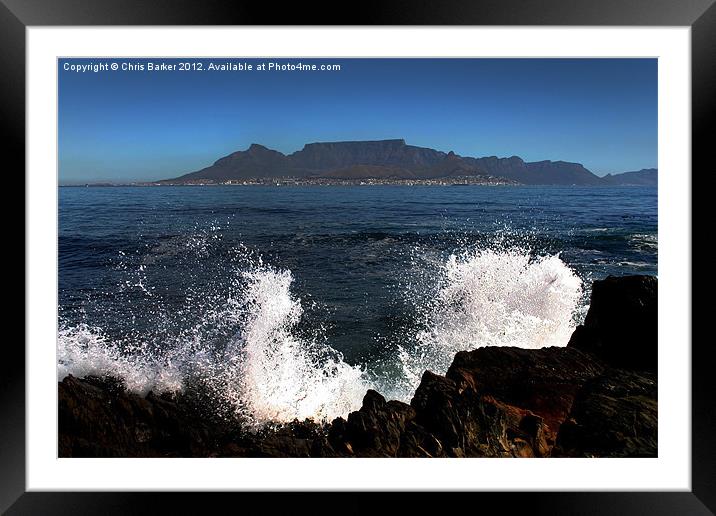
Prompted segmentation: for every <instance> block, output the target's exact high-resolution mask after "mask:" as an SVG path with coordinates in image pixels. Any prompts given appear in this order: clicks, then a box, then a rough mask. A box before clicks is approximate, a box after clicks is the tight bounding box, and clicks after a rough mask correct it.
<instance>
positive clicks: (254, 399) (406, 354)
mask: <svg viewBox="0 0 716 516" xmlns="http://www.w3.org/2000/svg"><path fill="white" fill-rule="evenodd" d="M142 271H144V269H142ZM430 277H431V281H433V282H434V285H433V289H432V291H431V292H432V293H431V295H429V296H427V297H424V298H422V299H420V300H417V302H416V305H415V306H414V310H415V313H416V319H417V321H416V324H415V325H414V326H413V327H412V329H411V330H410V332H409V334H408V335H407V339H403V340H402V341H401V343H400V344H398V345H397V346H396V349H397V350H398V352H397V354H395V353H394V355H396V356H393V357H392V358H390V360H392V361H393V363H394V364H395V367H393V368H392V370H393V371H394V372H395V374H393V375H391V376H390V377H386V376H385V375H383V376H381V374H379V373H377V372H376V371H377V369H376V370H371V368H370V364H364V365H363V366H357V365H351V364H349V363H347V362H346V361H345V360H344V359H343V356H342V355H341V353H339V352H338V351H336V350H335V349H333V348H332V347H331V346H330V345H329V344H328V342H327V338H326V335H325V334H326V332H325V331H323V330H322V328H320V327H319V328H314V329H312V330H306V329H305V325H302V324H301V322H302V318H303V317H304V304H303V303H302V300H301V298H299V297H297V296H296V295H295V294H294V293H293V292H292V286H293V283H294V278H293V275H292V273H291V271H289V270H281V269H277V268H273V267H271V266H268V265H265V264H264V263H263V261H262V260H260V259H258V260H254V261H253V262H252V264H251V266H249V267H246V268H245V269H244V270H242V271H237V272H236V273H235V274H234V275H233V281H234V283H235V285H234V287H232V288H230V289H229V294H227V295H226V296H225V297H223V298H221V299H220V301H219V302H218V304H217V301H216V296H215V297H214V298H212V301H211V303H213V304H212V305H211V306H209V304H208V303H209V301H204V303H205V305H206V306H202V301H201V296H198V295H196V294H195V293H194V294H193V295H192V297H191V298H192V300H193V301H192V302H193V303H194V304H193V305H192V306H191V311H193V312H194V313H195V312H196V311H199V312H200V315H201V317H200V322H199V323H197V324H196V326H195V327H193V328H191V329H190V330H188V331H181V332H178V333H177V335H174V337H173V339H169V340H170V341H171V342H168V341H167V339H166V335H164V336H162V337H161V339H160V338H158V337H156V336H155V337H149V336H144V337H142V336H139V337H138V336H137V335H127V336H125V337H116V336H115V337H114V338H111V337H109V336H108V335H107V334H106V332H105V331H103V329H101V328H96V327H92V326H89V325H87V324H84V323H82V324H77V325H70V324H68V323H67V322H66V321H61V322H60V328H59V334H58V337H59V338H58V376H59V378H60V379H62V378H64V377H65V376H67V375H68V374H72V375H75V376H78V377H82V376H88V375H96V376H115V377H119V378H121V379H122V380H123V381H124V382H125V384H126V386H127V388H129V389H130V390H132V391H135V392H138V393H141V394H146V393H147V392H148V391H150V390H151V391H155V392H174V391H181V390H185V389H186V388H187V387H188V386H199V387H200V388H201V389H203V390H204V391H208V393H209V395H210V397H211V399H212V400H213V401H214V402H215V403H216V404H218V406H219V407H221V409H222V410H224V411H226V412H227V413H229V414H233V415H236V416H239V417H240V418H241V419H242V420H244V421H246V422H248V423H249V426H253V427H259V426H261V425H264V424H266V423H272V422H279V423H280V422H289V421H292V420H294V419H299V420H303V419H306V418H310V419H314V420H317V421H327V420H331V419H332V418H334V417H337V416H346V415H347V414H348V413H349V412H350V411H352V410H356V409H358V408H359V407H360V405H361V401H362V398H363V396H364V395H365V392H366V390H367V389H368V388H376V389H378V390H380V391H381V392H383V393H384V394H387V395H388V396H389V397H392V398H396V399H401V400H402V401H410V398H411V397H412V394H413V392H414V390H415V388H416V387H417V385H418V383H419V381H420V377H421V375H422V373H423V371H425V370H426V369H428V370H431V371H434V372H437V373H445V371H446V370H447V368H448V367H449V365H450V363H451V362H452V359H453V357H454V354H455V353H456V352H457V351H460V350H469V349H474V348H477V347H481V346H507V345H510V346H520V347H525V348H539V347H544V346H564V345H566V344H567V342H568V340H569V337H570V335H571V333H572V331H573V329H574V314H575V312H576V311H577V310H578V308H579V305H580V301H581V299H582V294H583V292H582V282H581V280H580V279H579V277H578V276H577V275H576V274H575V273H574V272H573V271H572V270H571V269H570V268H569V267H568V266H567V265H566V264H565V263H564V262H563V261H562V260H561V259H560V258H559V256H541V257H540V256H537V257H535V256H532V255H531V254H530V253H529V252H527V251H525V250H522V249H511V250H499V251H495V250H490V249H485V250H472V251H465V252H463V253H458V254H453V255H451V256H449V257H448V258H447V259H446V260H444V261H443V262H441V263H440V264H439V266H438V271H437V273H436V274H431V275H430ZM145 287H146V285H145V284H144V283H142V288H145ZM202 310H203V311H204V312H203V315H202V314H201V312H202ZM209 319H210V321H209ZM217 321H219V322H220V324H221V326H222V328H224V329H225V328H228V329H229V331H228V332H224V333H221V332H219V333H221V335H225V337H222V338H219V339H217V338H216V331H215V328H216V325H217V324H219V322H217ZM168 326H171V325H168ZM211 328H213V330H212V329H211ZM222 331H223V330H222ZM403 337H404V336H403ZM158 340H161V342H157V341H158ZM406 341H407V343H406Z"/></svg>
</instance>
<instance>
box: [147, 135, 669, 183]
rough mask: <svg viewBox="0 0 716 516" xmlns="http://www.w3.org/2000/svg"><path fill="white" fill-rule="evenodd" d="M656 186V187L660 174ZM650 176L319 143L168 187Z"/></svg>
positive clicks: (252, 154) (225, 163)
mask: <svg viewBox="0 0 716 516" xmlns="http://www.w3.org/2000/svg"><path fill="white" fill-rule="evenodd" d="M649 170H651V171H653V184H656V170H655V169H649ZM645 172H648V171H647V170H642V171H639V172H628V173H625V174H617V175H609V176H607V178H608V179H606V180H605V179H602V178H600V177H598V176H596V175H594V174H593V173H592V172H590V171H589V170H587V169H586V168H584V167H583V166H582V165H581V164H579V163H569V162H566V161H537V162H532V163H528V162H525V161H524V160H522V158H519V157H517V156H512V157H510V158H497V157H494V156H492V157H483V158H473V157H468V156H459V155H457V154H455V153H453V152H449V153H445V152H442V151H437V150H435V149H430V148H426V147H416V146H414V145H407V144H406V143H405V140H379V141H354V142H319V143H309V144H306V145H305V146H304V147H303V149H301V150H300V151H297V152H294V153H292V154H289V155H286V154H283V153H281V152H278V151H275V150H271V149H269V148H267V147H264V146H263V145H259V144H252V145H251V146H250V147H249V148H248V149H247V150H244V151H237V152H234V153H232V154H229V155H228V156H224V157H223V158H220V159H218V160H217V161H216V162H215V163H214V164H213V165H211V166H209V167H206V168H204V169H201V170H198V171H196V172H192V173H189V174H185V175H183V176H181V177H177V178H174V179H167V180H164V181H160V182H161V183H165V184H167V183H168V184H184V183H201V182H217V183H218V182H225V181H229V180H241V179H256V178H271V177H295V178H311V177H315V178H335V179H368V178H378V179H415V180H420V179H436V178H449V177H451V176H452V177H458V176H459V177H464V176H493V177H498V178H505V179H509V180H512V181H516V182H518V183H523V184H529V185H602V184H614V185H618V184H652V183H651V182H649V181H650V179H649V177H651V176H650V175H649V174H645Z"/></svg>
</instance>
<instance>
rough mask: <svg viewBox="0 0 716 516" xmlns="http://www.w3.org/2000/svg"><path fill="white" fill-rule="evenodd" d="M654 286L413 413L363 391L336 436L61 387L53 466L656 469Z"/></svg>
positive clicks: (106, 387) (489, 361) (604, 292)
mask: <svg viewBox="0 0 716 516" xmlns="http://www.w3.org/2000/svg"><path fill="white" fill-rule="evenodd" d="M656 294H657V288H656V278H653V277H648V276H629V277H623V278H611V277H610V278H607V279H606V280H603V281H601V282H599V281H596V282H595V283H594V288H593V294H592V305H591V306H590V309H589V313H588V315H587V317H586V319H585V323H584V325H583V326H580V327H579V328H577V330H576V331H575V332H574V334H573V336H572V339H571V340H570V343H569V345H568V346H567V347H564V348H558V347H552V348H542V349H537V350H531V349H521V348H514V347H486V348H479V349H476V350H474V351H463V352H459V353H457V355H456V356H455V358H454V360H453V363H452V365H451V366H450V368H449V369H448V371H447V373H446V374H445V375H444V376H442V375H438V374H435V373H433V372H430V371H426V372H425V373H424V374H423V377H422V379H421V382H420V385H419V387H418V388H417V390H416V392H415V394H414V396H413V399H412V400H411V402H410V404H406V403H402V402H399V401H394V400H391V401H388V400H386V399H385V398H384V397H383V396H382V395H381V394H380V393H378V392H376V391H373V390H369V391H368V392H367V393H366V395H365V397H364V399H363V404H362V407H361V408H360V409H359V410H357V411H355V412H352V413H350V414H348V415H347V417H346V418H342V417H339V418H336V419H335V420H333V421H332V422H331V423H330V424H325V425H321V424H316V423H314V422H311V421H303V422H299V421H294V422H293V423H290V424H287V425H282V426H280V427H275V428H265V429H263V430H261V431H259V432H250V431H248V430H246V429H244V428H242V426H241V424H240V423H239V422H235V421H227V420H221V419H217V418H215V417H212V414H211V412H210V411H207V410H206V409H205V408H204V409H202V408H200V407H201V404H199V403H197V401H196V398H194V397H193V396H192V395H190V394H175V395H162V396H157V395H155V394H154V393H149V394H148V395H146V396H140V395H138V394H134V393H130V392H127V391H126V390H125V389H124V388H123V386H122V385H121V384H120V383H119V382H117V381H115V380H112V379H110V378H105V379H99V378H84V379H78V378H75V377H72V376H68V377H67V378H65V379H64V380H62V381H61V382H60V383H59V386H58V395H59V443H58V444H59V456H61V457H549V456H555V457H627V456H628V457H654V456H656V455H657V413H658V411H657V381H656V352H657V339H656V336H657V328H656V302H657V301H656Z"/></svg>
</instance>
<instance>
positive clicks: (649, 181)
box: [602, 168, 658, 186]
mask: <svg viewBox="0 0 716 516" xmlns="http://www.w3.org/2000/svg"><path fill="white" fill-rule="evenodd" d="M602 180H603V181H604V182H605V183H606V184H610V185H640V186H656V185H657V183H658V178H657V169H655V168H644V169H641V170H635V171H633V172H624V173H622V174H614V175H612V174H607V175H606V176H604V177H603V178H602Z"/></svg>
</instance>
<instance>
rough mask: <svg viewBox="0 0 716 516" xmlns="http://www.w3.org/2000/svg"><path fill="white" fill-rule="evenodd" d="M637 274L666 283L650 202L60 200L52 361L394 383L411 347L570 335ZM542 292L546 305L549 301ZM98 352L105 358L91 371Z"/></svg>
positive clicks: (203, 195) (599, 195) (237, 195)
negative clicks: (56, 337)
mask: <svg viewBox="0 0 716 516" xmlns="http://www.w3.org/2000/svg"><path fill="white" fill-rule="evenodd" d="M451 256H453V259H452V260H453V261H452V262H451V261H450V260H451V258H450V257H451ZM547 259H550V260H551V261H549V262H548V263H547V262H544V263H543V264H542V265H541V266H539V267H538V266H537V265H536V264H537V263H538V262H539V261H540V260H547ZM521 260H524V263H523V262H522V261H521ZM530 264H531V265H530ZM633 273H639V274H656V273H657V191H656V188H651V187H616V188H606V187H515V186H501V187H494V186H493V187H490V186H452V187H450V186H448V187H433V186H420V187H406V186H355V187H341V186H309V187H267V186H250V187H246V186H204V187H197V186H187V187H179V186H174V187H87V188H85V187H63V188H60V190H59V304H60V311H59V313H60V328H61V332H62V331H64V332H65V333H64V338H65V340H64V341H62V338H61V342H60V345H61V347H62V346H65V347H66V348H67V347H68V346H70V343H71V346H75V347H77V348H78V349H79V351H78V349H72V350H69V351H68V350H67V349H65V350H64V351H62V350H61V358H60V360H61V361H63V360H64V361H65V362H66V363H65V365H66V366H67V367H68V368H69V369H70V370H72V368H73V367H74V368H77V367H79V366H77V364H79V363H80V362H81V367H80V369H82V370H83V371H91V369H92V366H91V364H89V365H88V363H87V362H88V361H90V362H91V361H93V360H94V361H95V362H97V361H98V360H99V361H102V360H104V361H109V362H111V361H112V360H118V359H119V358H122V359H123V357H126V356H131V354H132V353H136V352H137V351H136V350H135V349H134V347H135V346H137V347H139V348H141V355H142V360H143V362H141V364H140V363H139V362H138V361H135V362H132V364H131V366H132V367H138V365H137V364H139V365H140V366H142V367H144V366H147V363H146V361H147V360H148V359H147V357H148V356H151V357H153V359H156V357H157V356H160V355H161V353H162V352H163V351H162V348H165V347H166V348H172V349H177V348H187V347H192V349H193V350H194V352H196V350H197V349H200V350H202V351H201V352H202V353H205V352H206V350H207V349H208V350H217V349H219V350H225V349H226V348H227V345H228V344H227V343H228V342H236V341H240V342H241V346H246V345H247V344H246V343H247V342H249V343H251V342H253V343H258V344H256V346H254V347H253V348H251V349H253V350H254V351H253V352H256V350H257V349H258V350H259V351H258V353H259V354H260V355H261V356H262V357H263V358H267V357H268V360H269V361H270V360H274V361H276V360H278V361H279V362H281V363H289V362H290V360H287V361H285V360H283V359H281V358H277V357H284V355H281V354H280V353H279V354H278V355H276V354H273V355H271V353H269V352H268V351H265V350H267V349H273V351H276V346H279V347H280V346H284V345H285V346H288V347H289V348H290V347H291V346H298V347H301V346H302V345H305V346H308V347H311V349H314V348H316V349H318V348H319V347H320V348H321V349H328V350H336V351H338V352H340V353H341V354H342V358H341V357H340V356H339V357H338V358H336V359H335V360H338V361H339V362H340V363H341V364H343V363H345V364H348V365H350V366H354V365H357V366H359V367H360V368H361V369H362V370H363V371H364V372H367V373H369V376H371V378H373V379H372V380H370V381H378V380H375V377H381V378H382V380H380V382H382V384H383V385H385V383H386V382H388V380H386V379H385V375H388V376H390V375H395V374H397V373H396V371H397V370H398V369H399V366H398V365H396V364H398V359H397V358H396V357H397V354H398V353H399V352H400V350H403V352H405V350H406V349H409V348H410V346H411V345H412V344H411V341H415V340H416V338H417V340H420V339H433V341H434V342H432V341H431V342H432V343H431V344H430V346H429V347H430V349H431V350H433V351H434V350H435V349H436V346H438V344H435V342H438V341H440V342H443V343H444V342H445V341H446V339H447V340H449V339H452V340H454V341H460V342H455V343H452V342H451V343H450V344H449V346H448V347H450V350H449V351H452V349H453V346H454V348H455V349H459V348H460V347H461V346H463V347H465V346H468V345H475V343H474V342H472V341H471V340H470V339H478V337H476V335H479V339H482V341H485V342H486V341H488V340H490V339H491V338H492V337H491V334H488V333H485V332H490V331H492V332H495V331H498V330H499V328H501V327H502V326H503V325H504V327H505V328H513V327H518V329H517V330H515V332H516V333H514V336H515V337H514V338H515V339H517V341H519V340H520V339H522V340H525V339H528V338H530V337H529V335H531V334H530V332H532V333H535V334H537V333H539V332H542V333H544V331H551V330H549V328H557V327H560V328H561V329H562V330H564V331H567V330H566V329H565V328H563V327H562V326H564V325H563V324H562V323H563V322H564V321H561V322H560V321H557V319H559V318H560V317H561V316H560V315H559V314H558V313H557V312H559V311H560V310H563V311H565V310H566V311H571V312H573V313H571V314H567V315H566V317H567V319H568V318H569V317H572V319H574V320H578V319H579V317H581V316H583V313H584V304H585V302H586V300H588V294H589V284H590V283H591V281H592V280H593V279H598V278H602V277H605V276H606V275H609V274H614V275H624V274H633ZM282 274H283V276H281V275H282ZM252 275H253V276H252ZM571 275H574V277H575V278H577V281H579V280H581V281H582V285H581V287H579V286H577V287H575V284H574V282H573V281H572V279H571V278H572V276H571ZM282 278H283V279H282ZM252 288H253V290H251V289H252ZM545 289H547V290H549V291H550V292H552V293H553V298H554V299H553V300H551V301H544V299H546V297H545V296H543V295H541V294H540V293H541V292H545V291H546V290H545ZM550 289H551V290H550ZM575 289H578V290H579V292H576V290H575ZM500 296H502V297H509V298H510V299H498V298H499V297H500ZM530 296H532V297H530ZM575 296H576V297H578V298H579V302H578V303H576V305H578V306H575V307H574V310H570V307H571V305H570V303H571V301H570V300H571V299H572V298H573V297H575ZM518 298H519V302H517V301H514V302H513V299H518ZM550 299H552V298H550ZM281 303H283V305H282V304H281ZM493 303H494V305H493ZM549 303H551V304H549ZM560 303H562V304H560ZM438 304H441V306H437V305H438ZM291 310H293V312H292V311H291ZM500 318H502V319H504V321H502V319H500ZM447 319H449V320H447ZM567 319H565V320H567ZM536 320H544V321H549V322H550V324H552V325H551V326H549V325H548V326H544V327H542V326H539V327H538V326H535V324H537V323H535V322H534V321H536ZM520 325H521V326H520ZM529 325H532V326H529ZM560 325H562V326H560ZM436 328H437V329H436ZM495 328H498V330H495ZM525 328H528V330H525ZM535 328H537V329H536V330H535ZM540 328H542V329H540ZM545 328H547V329H546V330H545ZM80 330H81V331H80ZM510 331H511V330H510ZM262 332H263V333H262ZM420 332H423V333H422V334H420V335H418V334H419V333H420ZM426 332H427V333H426ZM461 332H462V333H461ZM470 332H472V333H470ZM499 332H501V335H507V336H506V337H500V338H503V339H507V338H509V336H510V335H512V334H511V333H510V332H509V331H506V330H505V331H503V330H499V331H498V333H499ZM428 333H429V334H430V335H431V336H429V337H426V335H427V334H428ZM237 335H239V337H238V338H237ZM525 335H527V337H526V336H525ZM543 337H544V336H543V335H542V337H540V338H543ZM93 339H94V340H93ZM251 339H254V340H253V341H252V340H251ZM441 339H442V340H441ZM461 339H463V340H464V342H462V341H461ZM199 341H201V342H199ZM98 342H99V344H101V346H103V347H104V348H106V349H110V350H111V352H107V351H106V349H105V351H103V352H102V353H104V354H101V353H100V355H101V356H100V357H99V358H97V355H92V353H91V350H89V348H90V347H91V346H97V345H99V344H98ZM277 343H278V344H277ZM280 343H283V344H280ZM499 343H500V344H504V343H505V342H504V341H500V342H499ZM542 343H543V344H545V343H548V340H543V341H542ZM517 344H519V342H517ZM441 345H442V344H441ZM527 345H529V344H527ZM537 345H538V344H535V346H537ZM262 346H263V347H262ZM282 349H283V348H282ZM286 349H288V348H286ZM286 349H283V351H281V353H283V352H284V351H286ZM261 350H264V351H261ZM433 351H430V352H428V353H427V354H428V355H429V354H430V353H432V352H433ZM65 352H66V353H70V354H72V353H75V354H77V353H78V352H80V353H84V355H82V356H81V357H79V358H78V356H74V355H73V356H71V357H69V358H67V357H66V358H64V359H63V358H62V356H64V355H62V353H65ZM235 352H236V353H246V351H244V350H238V351H236V350H235ZM286 352H288V353H295V350H288V351H286ZM108 353H109V355H108ZM211 353H215V352H214V351H211ZM211 353H209V354H211ZM318 354H320V353H318ZM446 354H447V352H446ZM264 355H265V356H264ZM193 356H194V355H193ZM201 356H204V355H201ZM222 356H224V357H225V356H226V355H222ZM422 356H423V358H422V359H421V360H423V362H421V364H424V363H425V360H427V359H426V358H425V353H423V354H422ZM118 357H119V358H118ZM176 357H181V358H176ZM177 360H181V361H184V362H187V361H189V362H191V361H192V360H195V358H192V359H187V355H186V354H182V353H179V354H175V355H174V362H173V363H175V362H176V361H177ZM212 360H216V357H215V356H214V357H213V358H212ZM242 360H243V361H244V362H246V360H245V359H242ZM316 360H317V361H318V362H320V361H321V360H322V359H321V358H320V357H319V358H315V357H313V355H311V358H310V360H309V362H311V361H316ZM411 360H412V359H411ZM415 360H417V358H416V359H415ZM83 361H84V362H83ZM160 361H163V362H167V361H170V359H169V358H167V357H166V356H164V355H161V360H160ZM73 362H74V365H73ZM109 362H108V363H109ZM125 366H126V364H125ZM102 367H105V365H103V366H102ZM106 367H110V366H106ZM122 367H124V366H122ZM127 367H129V366H127ZM147 367H149V366H147ZM152 367H153V366H152ZM276 367H279V366H278V365H276ZM242 371H243V373H242V374H243V376H246V375H248V374H249V373H247V372H246V370H245V369H242ZM296 371H298V372H300V368H299V369H297V370H296ZM296 371H293V373H291V372H289V373H286V374H295V373H296ZM443 372H444V371H443ZM151 374H155V373H151ZM182 374H185V371H184V372H183V373H182ZM302 374H304V376H305V374H306V373H305V372H304V373H302ZM322 374H323V375H324V376H325V375H328V376H330V375H331V374H333V373H330V372H328V373H326V372H325V370H324V371H323V373H322ZM145 376H146V375H145ZM277 385H278V387H277V388H278V389H279V390H281V389H283V390H285V387H286V385H285V382H284V383H283V384H282V383H281V382H278V384H277ZM301 388H303V389H305V386H304V387H301ZM299 390H300V389H299ZM272 392H274V391H272ZM281 392H283V391H281ZM291 403H294V402H290V403H289V404H291ZM294 405H295V403H294ZM254 412H256V410H254ZM299 412H300V411H299ZM300 413H301V414H302V412H300ZM266 417H274V418H280V417H284V416H282V415H281V414H280V413H278V412H277V413H276V414H273V416H271V414H269V416H266Z"/></svg>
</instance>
